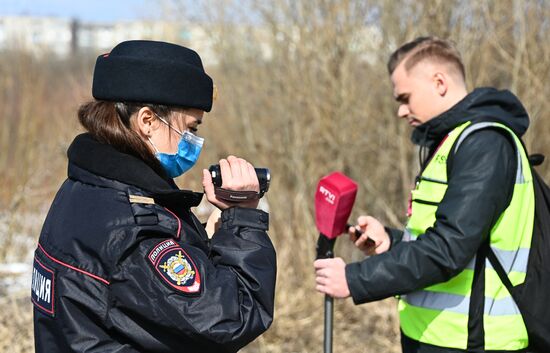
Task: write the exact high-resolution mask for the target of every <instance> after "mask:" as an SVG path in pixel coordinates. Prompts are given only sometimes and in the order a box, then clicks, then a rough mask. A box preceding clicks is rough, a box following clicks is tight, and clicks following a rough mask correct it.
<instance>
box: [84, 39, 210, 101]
mask: <svg viewBox="0 0 550 353" xmlns="http://www.w3.org/2000/svg"><path fill="white" fill-rule="evenodd" d="M212 94H213V83H212V79H211V78H210V76H208V75H207V74H206V72H204V68H203V66H202V62H201V58H200V56H199V55H198V54H197V53H196V52H195V51H194V50H191V49H189V48H186V47H182V46H180V45H176V44H171V43H165V42H156V41H148V40H131V41H126V42H122V43H120V44H118V45H117V46H115V47H114V48H113V50H112V51H111V52H110V53H108V54H103V55H100V56H99V57H98V58H97V61H96V64H95V69H94V79H93V84H92V95H93V96H94V98H96V99H101V100H107V101H115V102H147V103H154V104H164V105H168V106H178V107H185V108H198V109H201V110H204V111H207V112H209V111H210V110H211V109H212Z"/></svg>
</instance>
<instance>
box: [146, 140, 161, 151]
mask: <svg viewBox="0 0 550 353" xmlns="http://www.w3.org/2000/svg"><path fill="white" fill-rule="evenodd" d="M147 139H148V140H149V143H150V144H151V146H153V148H154V149H155V152H156V153H160V151H159V150H158V148H157V146H155V144H154V143H153V141H151V138H150V137H149V136H147Z"/></svg>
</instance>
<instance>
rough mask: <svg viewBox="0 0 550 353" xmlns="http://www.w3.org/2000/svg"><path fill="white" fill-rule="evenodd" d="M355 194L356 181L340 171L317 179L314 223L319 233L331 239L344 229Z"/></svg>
mask: <svg viewBox="0 0 550 353" xmlns="http://www.w3.org/2000/svg"><path fill="white" fill-rule="evenodd" d="M356 194H357V183H356V182H355V181H353V180H352V179H350V178H348V177H347V176H345V175H344V174H342V173H340V172H333V173H331V174H329V175H327V176H325V177H323V178H321V180H319V184H318V185H317V191H316V193H315V224H316V225H317V229H319V232H321V234H323V235H325V236H326V237H327V238H329V239H333V238H336V237H337V236H339V235H340V234H342V233H343V232H344V231H345V229H346V224H347V220H348V218H349V215H350V213H351V209H352V207H353V203H354V202H355V195H356Z"/></svg>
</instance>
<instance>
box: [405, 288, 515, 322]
mask: <svg viewBox="0 0 550 353" xmlns="http://www.w3.org/2000/svg"><path fill="white" fill-rule="evenodd" d="M401 299H402V300H404V301H405V302H407V303H408V304H410V305H414V306H417V307H421V308H425V309H432V310H438V311H449V312H453V313H458V314H464V315H468V313H469V309H470V297H466V296H462V295H456V294H449V293H440V292H430V291H417V292H413V293H409V294H406V295H402V296H401ZM484 313H485V315H489V316H501V315H519V314H520V312H519V309H518V307H517V305H516V303H515V302H514V300H513V299H512V297H510V296H508V297H505V298H502V299H493V298H485V306H484Z"/></svg>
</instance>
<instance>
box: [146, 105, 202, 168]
mask: <svg viewBox="0 0 550 353" xmlns="http://www.w3.org/2000/svg"><path fill="white" fill-rule="evenodd" d="M157 116H158V115H157ZM158 118H159V119H160V120H161V121H162V122H164V123H165V124H166V125H168V127H170V128H171V129H173V130H174V131H176V132H177V133H178V134H179V135H181V140H180V142H179V143H178V151H177V152H176V153H173V154H172V153H163V152H159V150H158V149H157V147H156V146H155V145H154V144H153V142H152V141H151V139H149V142H151V144H152V145H153V147H154V148H155V150H156V151H157V152H156V153H155V155H156V157H157V158H158V160H159V161H160V164H161V165H162V167H163V168H164V170H165V171H166V173H167V174H168V176H169V177H170V178H175V177H178V176H180V175H182V174H183V173H185V172H186V171H188V170H189V169H191V167H193V166H194V165H195V163H197V160H198V159H199V155H200V153H201V150H202V145H203V143H204V139H203V138H202V137H199V136H196V135H193V134H192V133H190V132H189V131H184V132H183V133H182V132H180V131H178V130H177V129H176V128H174V127H173V126H172V125H170V124H168V122H166V120H164V119H163V118H161V117H160V116H158Z"/></svg>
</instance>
